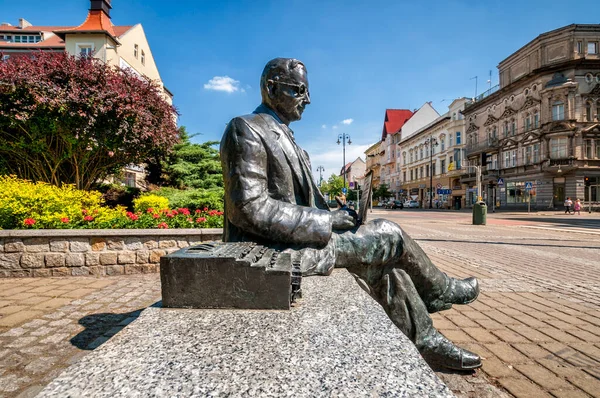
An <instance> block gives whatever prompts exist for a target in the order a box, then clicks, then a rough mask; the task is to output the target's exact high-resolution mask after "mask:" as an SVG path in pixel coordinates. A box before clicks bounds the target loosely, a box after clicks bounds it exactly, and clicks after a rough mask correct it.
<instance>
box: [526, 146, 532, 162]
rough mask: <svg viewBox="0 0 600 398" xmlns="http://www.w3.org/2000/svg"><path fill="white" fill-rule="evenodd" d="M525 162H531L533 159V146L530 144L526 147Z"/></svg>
mask: <svg viewBox="0 0 600 398" xmlns="http://www.w3.org/2000/svg"><path fill="white" fill-rule="evenodd" d="M524 149H525V164H531V162H532V160H533V147H532V146H531V145H530V146H528V147H525V148H524Z"/></svg>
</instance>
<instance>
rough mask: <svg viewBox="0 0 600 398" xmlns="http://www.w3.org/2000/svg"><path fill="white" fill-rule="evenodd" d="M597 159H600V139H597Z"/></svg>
mask: <svg viewBox="0 0 600 398" xmlns="http://www.w3.org/2000/svg"><path fill="white" fill-rule="evenodd" d="M596 159H600V140H596Z"/></svg>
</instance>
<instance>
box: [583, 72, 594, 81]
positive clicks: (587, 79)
mask: <svg viewBox="0 0 600 398" xmlns="http://www.w3.org/2000/svg"><path fill="white" fill-rule="evenodd" d="M585 82H586V83H593V82H594V75H592V74H591V73H586V74H585Z"/></svg>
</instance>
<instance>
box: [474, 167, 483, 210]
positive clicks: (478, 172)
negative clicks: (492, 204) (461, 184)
mask: <svg viewBox="0 0 600 398" xmlns="http://www.w3.org/2000/svg"><path fill="white" fill-rule="evenodd" d="M474 167H475V178H476V179H477V201H478V202H481V201H482V200H483V195H482V192H481V166H474Z"/></svg>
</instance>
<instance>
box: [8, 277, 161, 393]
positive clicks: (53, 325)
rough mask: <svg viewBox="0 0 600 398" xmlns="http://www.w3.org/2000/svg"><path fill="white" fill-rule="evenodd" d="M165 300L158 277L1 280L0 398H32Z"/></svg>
mask: <svg viewBox="0 0 600 398" xmlns="http://www.w3.org/2000/svg"><path fill="white" fill-rule="evenodd" d="M159 299H160V282H159V278H158V274H151V275H131V276H120V277H111V278H102V279H101V278H92V277H65V278H18V279H0V397H16V396H22V397H31V396H35V395H36V394H37V392H39V391H41V389H42V388H43V386H45V385H46V384H48V383H49V382H50V381H51V380H52V379H54V378H55V377H56V376H58V375H59V374H60V373H61V372H62V371H63V370H64V369H65V368H66V367H67V366H69V365H70V364H72V363H73V362H74V361H76V360H77V359H79V358H81V356H82V355H85V354H86V353H88V352H89V351H90V350H93V349H95V348H97V347H99V346H100V345H101V344H102V343H104V342H106V341H107V340H108V339H109V338H110V337H112V336H113V335H115V334H116V333H118V332H119V331H120V330H121V329H122V328H123V327H125V326H126V325H127V324H128V323H130V322H131V321H133V320H134V319H135V318H136V317H137V316H138V315H139V312H140V310H141V309H144V308H146V307H148V306H149V305H152V304H153V303H155V302H156V301H158V300H159Z"/></svg>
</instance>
